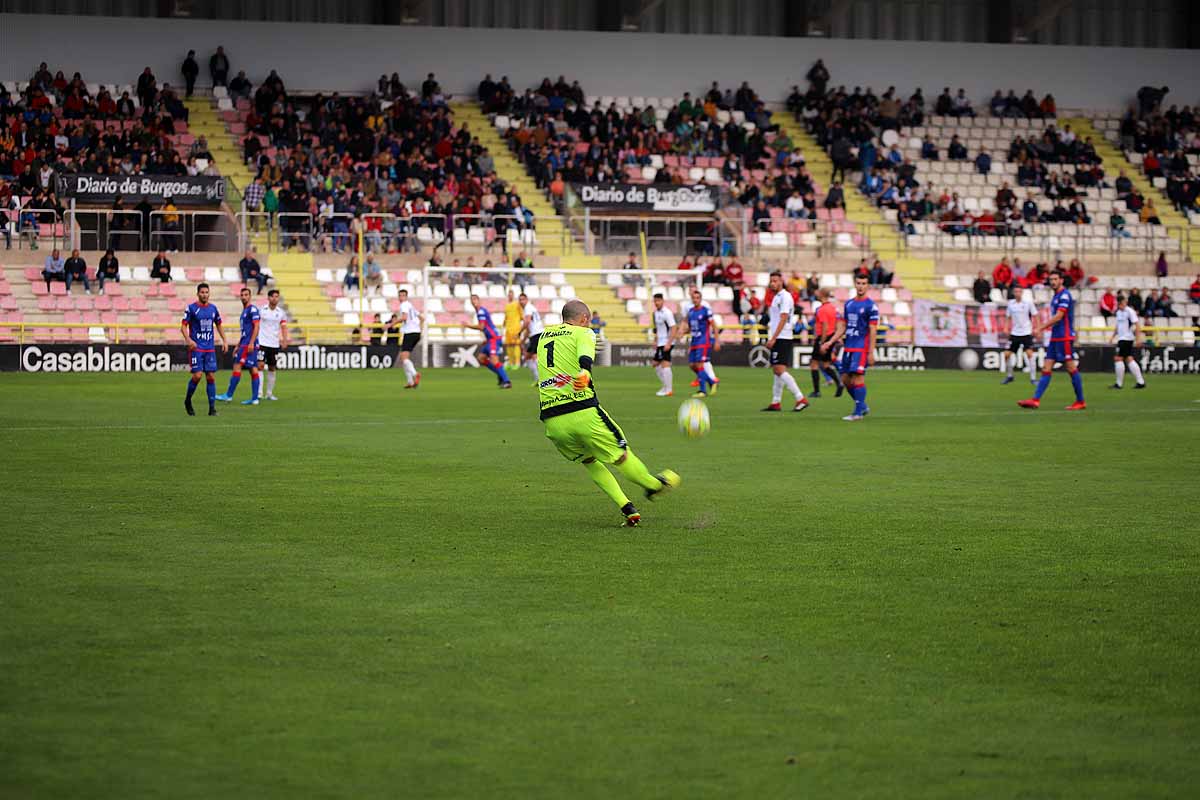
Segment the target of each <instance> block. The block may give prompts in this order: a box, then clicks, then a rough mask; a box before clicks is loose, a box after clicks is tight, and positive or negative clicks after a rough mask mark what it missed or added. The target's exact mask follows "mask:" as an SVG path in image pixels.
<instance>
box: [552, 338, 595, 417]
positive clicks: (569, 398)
mask: <svg viewBox="0 0 1200 800" xmlns="http://www.w3.org/2000/svg"><path fill="white" fill-rule="evenodd" d="M595 358H596V334H594V333H592V329H591V328H581V327H579V326H578V325H567V324H566V323H563V324H562V325H548V326H546V330H544V331H542V335H541V338H539V339H538V346H537V361H538V375H539V376H541V377H542V380H541V382H539V383H538V401H539V406H540V408H541V416H540V418H541V419H549V418H550V417H557V416H559V415H560V414H569V413H570V412H572V411H578V410H579V409H581V408H595V407H596V406H598V405H599V404H600V403H599V401H598V400H597V399H596V389H595V388H594V387H593V386H592V383H591V381H588V385H587V386H586V387H585V388H583V389H580V390H576V389H575V387H574V386H573V385H572V381H574V380H575V376H576V375H578V374H579V373H580V372H582V371H583V370H585V369H587V370H589V371H590V370H591V364H592V361H593V360H594V359H595ZM581 361H582V362H584V363H582V364H581V363H580V362H581ZM585 364H586V366H585Z"/></svg>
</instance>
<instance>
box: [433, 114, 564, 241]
mask: <svg viewBox="0 0 1200 800" xmlns="http://www.w3.org/2000/svg"><path fill="white" fill-rule="evenodd" d="M451 109H452V110H453V112H454V121H455V122H456V123H458V124H460V125H461V124H466V125H467V126H468V127H469V130H470V131H471V133H472V134H474V135H475V136H477V137H479V142H480V144H482V145H483V146H484V147H486V148H487V149H488V153H489V154H490V155H491V157H492V160H493V161H494V162H495V164H496V175H497V176H499V178H500V179H501V180H502V181H504V182H505V183H506V184H508V185H510V186H512V187H513V188H514V189H516V191H517V194H519V195H520V196H521V202H522V203H524V204H525V206H526V207H527V208H528V209H529V210H530V211H532V212H533V214H534V217H535V219H536V227H537V246H536V247H535V248H530V250H531V251H533V252H538V251H542V252H545V254H546V255H548V256H561V255H565V254H566V253H568V252H570V251H571V250H573V249H574V248H573V247H572V246H571V245H572V244H573V243H572V242H569V241H567V240H566V238H565V234H564V230H565V223H564V221H563V219H562V217H560V216H559V215H558V213H557V212H555V210H554V206H552V205H551V204H550V201H549V200H547V199H546V196H545V195H544V194H543V193H542V190H541V189H539V188H538V187H537V184H535V183H534V182H533V178H531V177H529V174H528V173H527V172H526V171H525V167H524V166H523V165H522V164H521V162H519V161H517V159H516V158H515V157H514V156H513V154H512V152H511V151H510V150H509V149H508V143H507V142H505V141H504V139H503V138H501V136H500V134H499V133H497V132H496V126H494V125H492V123H491V121H490V120H489V119H488V118H487V117H486V116H485V115H484V113H483V111H482V110H481V109H480V108H479V106H478V105H477V104H475V103H469V102H468V103H454V104H452V105H451Z"/></svg>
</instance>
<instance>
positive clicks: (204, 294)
mask: <svg viewBox="0 0 1200 800" xmlns="http://www.w3.org/2000/svg"><path fill="white" fill-rule="evenodd" d="M208 295H209V288H208V284H207V283H202V284H200V285H199V286H197V287H196V300H197V302H195V303H189V304H188V307H187V308H186V309H185V310H184V312H183V319H182V320H181V321H180V323H179V329H180V331H182V332H183V340H184V341H185V342H187V348H188V354H189V357H190V361H191V373H192V376H191V378H190V379H189V380H188V387H187V395H186V396H185V397H184V399H183V407H184V409H185V410H186V411H187V413H188V416H189V417H194V416H196V410H195V409H194V408H192V395H193V394H195V392H196V387H197V386H198V385H199V384H200V376H201V375H203V376H204V378H205V380H206V381H207V382H208V386H207V388H208V415H209V416H210V417H215V416H216V415H217V403H216V400H217V383H216V381H217V376H216V372H217V345H216V340H215V338H214V337H213V332H214V331H215V332H216V333H217V334H219V335H220V336H221V346H222V347H224V348H225V349H226V350H228V349H229V342H227V341H225V329H224V328H222V327H221V312H220V311H218V310H217V307H216V306H215V305H213V304H212V303H210V302H208Z"/></svg>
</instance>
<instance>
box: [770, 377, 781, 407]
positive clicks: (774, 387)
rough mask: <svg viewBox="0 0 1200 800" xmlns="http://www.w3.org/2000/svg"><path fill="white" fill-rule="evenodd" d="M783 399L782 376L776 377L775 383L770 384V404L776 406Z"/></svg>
mask: <svg viewBox="0 0 1200 800" xmlns="http://www.w3.org/2000/svg"><path fill="white" fill-rule="evenodd" d="M782 399H783V376H782V375H776V376H775V381H774V382H773V383H772V384H771V402H772V403H774V404H776V405H778V403H779V401H780V400H782Z"/></svg>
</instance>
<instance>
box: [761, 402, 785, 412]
mask: <svg viewBox="0 0 1200 800" xmlns="http://www.w3.org/2000/svg"><path fill="white" fill-rule="evenodd" d="M782 410H783V408H781V407H780V405H779V403H771V405H769V406H767V407H766V408H764V409H763V411H782Z"/></svg>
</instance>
